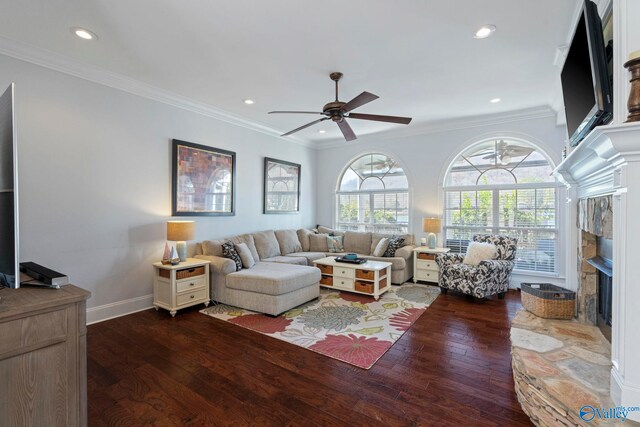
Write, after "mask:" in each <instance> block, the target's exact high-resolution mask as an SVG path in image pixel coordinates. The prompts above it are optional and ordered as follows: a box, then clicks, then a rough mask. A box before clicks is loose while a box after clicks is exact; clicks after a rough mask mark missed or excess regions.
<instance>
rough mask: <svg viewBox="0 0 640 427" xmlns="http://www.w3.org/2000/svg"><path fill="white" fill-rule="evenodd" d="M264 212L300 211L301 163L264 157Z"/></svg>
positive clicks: (289, 212)
mask: <svg viewBox="0 0 640 427" xmlns="http://www.w3.org/2000/svg"><path fill="white" fill-rule="evenodd" d="M263 212H264V213H266V214H291V213H298V212H300V165H299V164H297V163H291V162H287V161H284V160H277V159H272V158H269V157H265V158H264V211H263Z"/></svg>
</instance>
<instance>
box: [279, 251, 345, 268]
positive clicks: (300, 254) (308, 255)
mask: <svg viewBox="0 0 640 427" xmlns="http://www.w3.org/2000/svg"><path fill="white" fill-rule="evenodd" d="M331 255H336V254H331ZM287 256H290V257H303V258H306V259H307V265H313V261H315V260H317V259H320V258H325V257H326V256H327V254H325V253H324V252H294V253H292V254H288V255H287Z"/></svg>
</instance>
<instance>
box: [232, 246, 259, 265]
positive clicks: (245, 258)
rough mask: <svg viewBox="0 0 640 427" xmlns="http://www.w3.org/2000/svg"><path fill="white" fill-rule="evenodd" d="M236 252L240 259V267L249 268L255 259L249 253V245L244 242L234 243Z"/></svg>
mask: <svg viewBox="0 0 640 427" xmlns="http://www.w3.org/2000/svg"><path fill="white" fill-rule="evenodd" d="M234 246H235V248H236V252H238V255H239V256H240V259H241V260H242V268H251V267H253V266H254V264H255V263H256V260H255V259H254V258H253V255H251V251H250V250H249V246H247V244H246V243H244V242H242V243H236V244H235V245H234Z"/></svg>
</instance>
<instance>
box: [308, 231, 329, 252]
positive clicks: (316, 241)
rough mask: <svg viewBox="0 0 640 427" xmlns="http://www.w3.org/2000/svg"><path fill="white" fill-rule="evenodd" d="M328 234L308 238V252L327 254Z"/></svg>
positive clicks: (313, 235)
mask: <svg viewBox="0 0 640 427" xmlns="http://www.w3.org/2000/svg"><path fill="white" fill-rule="evenodd" d="M327 236H328V234H312V235H310V236H309V251H310V252H329V245H328V244H327Z"/></svg>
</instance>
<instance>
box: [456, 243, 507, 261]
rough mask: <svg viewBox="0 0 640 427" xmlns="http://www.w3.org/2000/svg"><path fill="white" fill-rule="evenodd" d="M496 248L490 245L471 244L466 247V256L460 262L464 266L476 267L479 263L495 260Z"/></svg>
mask: <svg viewBox="0 0 640 427" xmlns="http://www.w3.org/2000/svg"><path fill="white" fill-rule="evenodd" d="M496 256H498V247H497V246H496V245H494V244H492V243H480V242H471V243H469V246H468V247H467V254H466V255H465V257H464V260H463V261H462V262H463V263H464V264H469V265H478V264H480V261H484V260H487V259H495V258H496Z"/></svg>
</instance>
